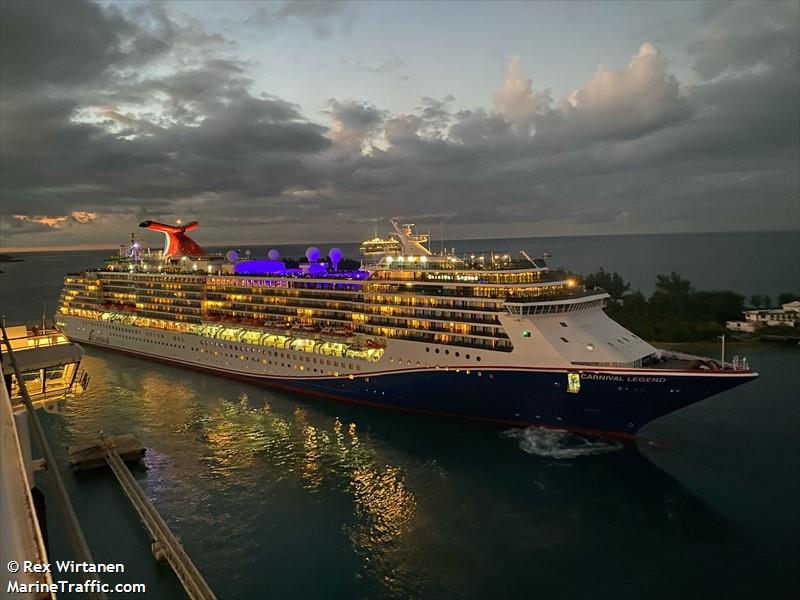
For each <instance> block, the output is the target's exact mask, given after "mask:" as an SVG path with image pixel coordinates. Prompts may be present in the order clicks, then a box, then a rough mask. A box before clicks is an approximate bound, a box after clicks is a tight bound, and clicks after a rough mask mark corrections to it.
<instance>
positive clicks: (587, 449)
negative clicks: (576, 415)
mask: <svg viewBox="0 0 800 600" xmlns="http://www.w3.org/2000/svg"><path fill="white" fill-rule="evenodd" d="M503 435H504V436H505V437H509V438H511V439H515V440H518V441H519V447H520V449H521V450H523V451H525V452H527V453H528V454H535V455H536V456H544V457H547V458H557V459H564V458H578V457H579V456H591V455H594V454H607V453H609V452H616V451H618V450H622V448H623V444H622V443H621V442H616V441H613V440H601V439H587V438H583V437H581V436H579V435H576V434H574V433H570V432H569V431H563V430H560V429H544V428H542V427H528V428H527V429H510V430H508V431H504V432H503Z"/></svg>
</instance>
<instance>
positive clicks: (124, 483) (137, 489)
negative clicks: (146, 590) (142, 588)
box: [69, 435, 216, 600]
mask: <svg viewBox="0 0 800 600" xmlns="http://www.w3.org/2000/svg"><path fill="white" fill-rule="evenodd" d="M144 450H145V449H144V447H142V446H141V444H140V443H139V442H138V440H136V438H135V437H133V436H132V435H122V436H116V437H114V436H112V437H101V439H100V440H98V441H97V442H95V443H91V444H86V445H83V446H80V447H71V448H70V449H69V453H70V461H71V463H72V466H73V468H74V469H91V468H93V467H99V466H102V465H103V464H107V465H108V466H109V467H110V468H111V472H112V473H114V476H115V477H116V478H117V481H119V484H120V486H121V487H122V491H123V492H124V493H125V495H126V496H127V497H128V500H130V502H131V504H132V505H133V507H134V508H135V509H136V512H137V513H139V518H140V519H141V520H142V523H144V525H145V527H147V530H148V531H149V532H150V537H151V538H152V540H153V544H152V546H151V548H152V550H153V555H154V556H155V557H156V559H157V560H159V561H166V562H168V563H169V565H170V566H171V567H172V570H173V571H174V572H175V575H176V576H177V577H178V579H179V580H180V582H181V585H182V586H183V589H184V590H185V591H186V594H187V596H188V597H189V598H191V599H192V600H216V596H215V595H214V592H213V591H211V588H210V587H209V586H208V583H206V580H205V579H204V578H203V576H202V575H201V574H200V571H199V570H198V569H197V567H196V566H195V565H194V563H193V562H192V559H191V558H189V555H188V554H187V553H186V550H184V548H183V546H182V545H181V543H180V540H178V538H177V536H176V535H175V534H174V533H172V530H171V529H170V528H169V526H168V525H167V524H166V522H165V521H164V519H163V518H162V517H161V515H160V514H159V513H158V510H156V507H155V506H153V503H152V502H150V500H149V499H148V498H147V496H146V495H145V493H144V490H142V488H141V486H140V485H139V482H138V481H136V479H135V478H134V476H133V474H131V472H130V470H129V469H128V467H127V466H126V465H125V461H124V460H123V457H124V458H125V459H126V460H138V459H139V458H141V456H142V455H143V454H144ZM120 454H122V456H120Z"/></svg>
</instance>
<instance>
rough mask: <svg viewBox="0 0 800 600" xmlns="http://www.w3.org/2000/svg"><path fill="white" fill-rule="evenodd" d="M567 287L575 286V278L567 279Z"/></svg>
mask: <svg viewBox="0 0 800 600" xmlns="http://www.w3.org/2000/svg"><path fill="white" fill-rule="evenodd" d="M567 287H575V280H574V279H567Z"/></svg>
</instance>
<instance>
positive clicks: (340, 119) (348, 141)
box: [327, 98, 387, 150]
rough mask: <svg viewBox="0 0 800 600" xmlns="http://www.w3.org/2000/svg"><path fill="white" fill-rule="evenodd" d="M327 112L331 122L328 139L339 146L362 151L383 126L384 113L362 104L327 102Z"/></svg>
mask: <svg viewBox="0 0 800 600" xmlns="http://www.w3.org/2000/svg"><path fill="white" fill-rule="evenodd" d="M328 106H329V107H330V110H329V111H327V112H328V114H329V115H330V117H331V121H332V122H333V129H332V131H331V133H330V138H331V139H332V140H333V142H334V143H335V144H337V145H339V146H345V147H347V148H350V149H356V150H364V149H366V147H365V143H367V142H368V141H369V138H370V137H371V136H372V135H373V134H374V133H375V132H376V131H378V129H379V128H380V127H381V125H383V120H384V119H385V118H386V115H387V113H386V111H382V110H379V109H378V108H377V107H375V106H374V105H371V104H367V103H364V102H356V101H354V100H346V101H343V102H339V101H338V100H336V99H333V98H331V99H330V100H328Z"/></svg>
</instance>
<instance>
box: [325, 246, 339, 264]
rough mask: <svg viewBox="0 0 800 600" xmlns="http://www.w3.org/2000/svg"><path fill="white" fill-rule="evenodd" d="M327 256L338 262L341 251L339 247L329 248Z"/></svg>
mask: <svg viewBox="0 0 800 600" xmlns="http://www.w3.org/2000/svg"><path fill="white" fill-rule="evenodd" d="M328 256H329V257H330V259H331V260H332V261H333V262H339V261H340V260H342V251H341V250H340V249H339V248H331V249H330V251H329V252H328Z"/></svg>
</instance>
